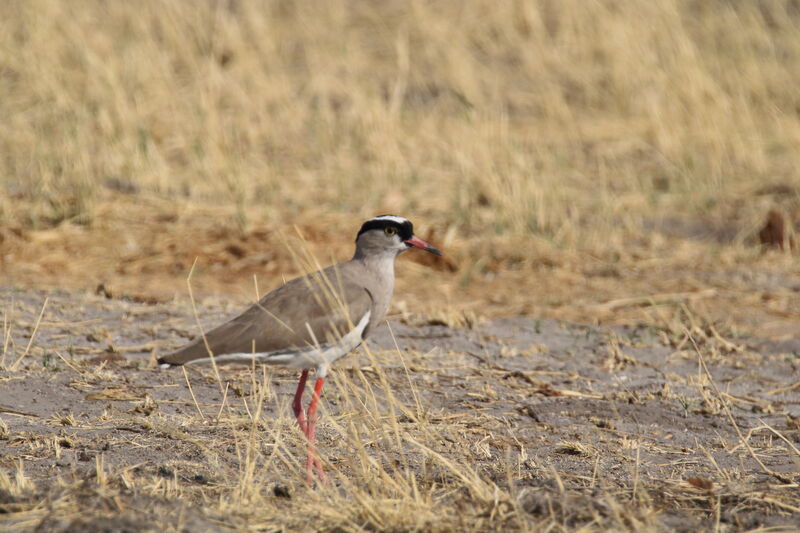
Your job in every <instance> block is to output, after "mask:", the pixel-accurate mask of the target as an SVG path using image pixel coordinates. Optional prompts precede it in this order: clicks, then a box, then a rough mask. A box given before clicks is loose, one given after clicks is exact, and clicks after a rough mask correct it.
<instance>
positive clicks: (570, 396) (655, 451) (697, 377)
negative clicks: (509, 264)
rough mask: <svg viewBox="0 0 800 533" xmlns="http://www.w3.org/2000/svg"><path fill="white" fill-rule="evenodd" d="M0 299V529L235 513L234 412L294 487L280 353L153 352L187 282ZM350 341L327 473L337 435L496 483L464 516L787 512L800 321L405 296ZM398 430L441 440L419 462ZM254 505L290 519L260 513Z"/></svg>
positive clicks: (231, 518) (226, 518)
mask: <svg viewBox="0 0 800 533" xmlns="http://www.w3.org/2000/svg"><path fill="white" fill-rule="evenodd" d="M45 300H47V305H46V306H45V307H44V311H43V312H42V308H43V304H44V302H45ZM0 302H2V309H3V312H4V328H3V347H4V352H3V355H2V357H3V359H2V361H3V365H4V368H5V370H3V371H0V387H1V388H0V420H2V422H3V425H2V426H0V466H2V471H4V472H5V478H4V479H0V525H2V527H3V528H11V529H16V530H36V529H37V528H38V529H39V530H42V531H45V530H56V531H72V530H78V529H81V527H85V528H88V529H96V530H103V529H106V530H125V531H127V530H131V531H133V530H143V529H162V528H166V529H173V530H228V529H238V528H247V527H255V526H254V525H253V522H252V520H253V519H252V518H251V517H248V516H247V515H244V514H242V513H241V512H238V511H233V510H231V509H229V508H226V507H224V506H222V505H219V504H216V503H213V500H214V499H215V498H217V499H219V500H222V499H224V498H223V497H221V496H220V495H224V494H228V493H229V492H230V491H232V490H234V489H233V488H232V487H235V486H237V483H239V482H240V481H241V478H242V476H243V475H245V474H243V467H242V462H243V459H242V457H243V453H244V452H243V447H242V442H243V441H242V439H241V438H239V437H236V435H237V432H238V434H239V435H240V437H241V434H245V435H249V434H250V433H249V429H247V428H248V427H250V426H251V425H252V424H249V423H248V421H252V420H253V417H254V416H256V417H257V420H258V424H257V427H258V429H259V431H258V433H257V438H258V439H260V441H259V442H260V444H259V446H260V447H261V449H262V450H268V449H275V450H277V449H279V448H280V449H281V450H283V451H285V452H286V453H282V454H281V455H280V456H281V457H282V458H283V459H282V460H280V461H279V460H274V461H272V462H269V461H268V460H267V459H266V457H267V456H268V455H269V454H267V453H266V452H264V453H263V454H262V455H260V456H259V457H260V459H259V460H258V461H256V464H255V474H254V476H255V477H256V478H257V479H258V482H259V483H260V484H261V485H260V486H262V487H264V488H265V489H264V491H266V492H264V494H265V495H262V497H263V500H262V501H265V502H267V503H268V504H269V503H270V502H274V505H275V508H276V509H284V510H285V509H287V508H291V506H292V505H293V503H292V502H296V501H297V497H296V495H298V494H302V493H304V491H307V490H309V489H307V488H305V487H304V485H303V476H302V465H300V464H299V463H297V462H296V461H294V462H293V459H292V457H293V456H294V455H296V456H298V457H302V455H303V454H304V450H303V448H302V443H301V441H300V440H299V439H298V438H297V436H296V434H295V433H296V432H295V430H294V426H293V418H292V417H291V413H290V409H289V402H290V401H291V396H292V392H293V390H294V387H295V382H296V374H295V373H293V372H290V371H283V370H278V369H275V370H272V369H266V370H261V369H257V370H255V372H253V370H252V369H249V368H242V367H224V368H220V371H219V372H220V379H219V380H218V379H217V378H216V375H215V373H214V370H213V369H212V368H210V367H199V366H197V367H191V368H189V369H188V373H187V374H186V375H184V373H183V371H182V370H181V369H171V370H169V371H164V370H160V369H158V368H156V367H155V366H154V364H153V361H154V357H155V356H156V353H163V352H165V351H168V350H169V349H171V348H173V347H176V346H178V345H180V344H182V343H184V342H185V341H186V340H187V339H189V338H191V337H192V336H194V335H195V334H196V332H197V326H196V325H195V319H194V317H193V313H192V307H191V304H190V303H189V302H188V301H177V302H167V303H154V304H151V303H142V302H134V301H127V300H124V299H107V298H103V297H101V296H97V295H89V294H83V293H71V292H37V291H28V290H25V291H23V290H18V289H13V288H3V289H0ZM242 304H243V302H222V301H217V300H212V299H207V300H203V301H200V302H198V305H197V309H198V312H199V320H200V322H201V323H202V324H203V325H204V326H209V325H213V324H216V323H218V322H219V321H220V320H222V319H224V318H226V317H229V316H231V315H233V314H235V313H236V311H237V310H238V309H241V306H242ZM40 315H41V317H40ZM37 320H40V321H39V323H38V327H37ZM34 330H35V335H34V336H33V339H32V340H31V335H32V334H33V333H34ZM368 346H369V348H370V351H369V352H367V351H365V349H364V348H361V349H359V350H358V351H357V352H356V353H354V354H351V355H350V356H348V357H347V358H345V359H343V360H341V361H340V362H339V363H338V364H337V365H336V367H335V370H334V371H333V372H332V374H333V375H332V376H331V379H330V383H329V385H328V386H326V390H325V392H324V396H323V402H322V404H323V405H322V418H321V420H320V424H319V426H318V438H319V448H320V453H321V455H322V456H323V457H324V458H325V460H326V462H327V464H328V465H329V466H328V468H329V470H331V471H332V472H334V473H335V476H334V478H335V479H337V477H336V476H339V478H338V479H348V477H349V476H351V475H355V474H353V471H354V469H355V468H356V467H355V466H354V465H355V463H354V460H352V459H350V458H349V455H350V454H352V453H353V451H352V450H353V449H354V448H353V446H356V448H355V449H356V450H367V451H368V453H370V454H373V455H374V456H375V457H376V458H377V460H378V463H379V464H381V465H383V467H384V468H386V469H387V470H390V469H391V464H392V462H393V461H395V462H397V461H401V460H403V461H406V463H405V464H411V465H412V466H413V468H412V469H413V473H414V475H415V476H417V477H418V479H419V482H420V483H421V484H424V483H425V481H426V479H428V478H430V480H429V484H428V485H426V486H429V487H433V486H441V487H447V486H448V484H451V485H453V486H457V483H458V479H454V478H458V475H454V474H453V472H454V471H455V470H452V471H450V472H448V471H445V470H446V469H443V468H442V467H441V464H447V463H445V462H444V461H449V462H450V463H452V464H455V465H465V467H467V468H469V469H471V470H474V472H476V473H477V475H478V476H480V477H481V478H482V479H485V480H488V481H487V482H490V483H493V484H496V485H497V486H499V487H502V488H503V490H505V491H507V493H508V494H512V495H513V499H514V502H513V505H512V506H513V508H514V509H515V510H516V512H517V513H518V514H519V515H520V516H518V517H517V518H516V519H515V520H516V522H514V523H513V524H508V523H505V524H504V523H503V522H502V516H501V514H502V513H501V514H496V513H491V514H487V513H485V512H484V511H483V510H481V509H479V508H476V509H475V510H474V511H463V510H462V511H460V512H462V513H465V516H466V517H467V519H468V520H473V519H474V521H473V522H472V523H471V525H472V526H474V527H475V528H476V529H487V530H493V529H504V528H505V527H510V528H515V529H521V528H524V527H527V526H526V524H527V525H528V526H531V527H534V526H535V525H536V524H542V523H544V522H545V521H546V520H547V519H553V520H555V521H557V522H559V523H560V524H561V526H560V527H561V528H562V529H570V528H574V527H580V526H582V525H590V526H591V525H593V526H594V527H598V528H602V527H616V526H619V527H627V528H630V529H636V522H630V521H628V522H626V518H625V516H621V515H620V509H621V508H630V507H631V506H642V507H643V508H646V509H647V513H648V518H646V519H645V518H641V517H640V518H641V520H643V522H642V523H645V524H648V528H650V529H653V530H664V531H671V530H683V531H696V530H700V529H713V528H715V527H719V528H722V529H723V530H729V531H738V530H747V529H752V528H757V527H775V528H778V529H785V530H793V529H796V528H800V508H799V506H800V498H798V496H797V493H798V491H800V489H798V484H797V480H798V472H799V471H800V454H798V450H797V448H798V447H800V383H798V379H800V378H798V376H800V372H798V370H800V368H799V367H800V340H784V341H770V340H765V339H756V338H728V337H724V336H723V335H721V334H720V333H719V332H717V331H716V330H714V329H713V328H711V327H704V326H702V325H696V324H694V325H693V324H691V320H689V321H687V327H686V329H685V330H683V331H667V330H663V329H655V328H653V327H649V326H639V327H614V328H604V327H593V326H582V325H572V324H565V323H560V322H556V321H552V320H545V319H541V320H538V319H533V318H527V317H515V318H507V319H496V320H492V321H477V322H475V323H470V324H467V325H462V326H460V327H452V326H451V325H447V324H444V323H442V321H431V320H426V319H425V318H424V317H417V316H405V317H395V318H393V319H391V320H390V321H389V324H388V325H384V326H382V327H381V328H380V329H379V330H377V331H375V332H374V334H373V335H372V337H371V338H370V339H369V342H368ZM384 381H385V383H384ZM189 385H191V387H189ZM259 395H260V396H259ZM388 396H393V399H392V400H391V402H390V401H389V400H388V399H387V398H388ZM256 398H259V399H261V400H263V401H261V402H258V403H261V405H260V408H261V412H260V415H259V414H258V413H256V409H257V406H256V403H257V402H256V401H255V399H256ZM392 402H394V403H392ZM387 403H390V404H392V405H396V407H397V409H392V414H391V417H390V415H389V414H388V412H384V413H383V414H382V415H381V416H382V418H381V419H380V421H379V422H378V423H377V425H376V426H375V428H377V429H375V430H374V431H377V432H378V433H379V435H378V436H375V438H374V439H372V438H371V437H370V436H369V434H368V433H367V434H363V435H362V437H363V439H364V440H365V441H369V442H361V443H360V444H356V445H354V444H353V443H352V442H344V441H345V440H346V439H342V438H340V437H341V435H342V434H343V433H342V431H344V430H342V427H344V426H347V425H348V424H351V423H355V422H358V419H359V418H364V417H367V416H368V413H369V412H370V410H371V409H372V410H373V411H374V410H375V409H383V407H385V405H386V404H387ZM395 411H396V412H395ZM254 413H256V414H254ZM248 424H249V425H248ZM394 424H397V425H399V426H400V427H401V430H402V431H403V432H404V434H408V435H414V436H415V437H413V438H411V437H409V439H408V440H405V441H404V442H403V443H402V445H400V446H397V445H396V444H395V443H394V441H393V439H392V438H391V431H389V435H390V436H389V437H388V438H384V436H381V435H380V431H384V432H385V431H387V430H385V429H383V430H382V429H381V427H382V426H392V425H394ZM278 435H290V437H286V439H284V440H283V441H282V442H278V440H279V437H278ZM364 435H366V436H364ZM292 439H294V440H292ZM414 439H416V441H418V442H422V443H423V444H424V446H425V449H429V450H434V451H435V453H436V455H435V457H441V458H442V459H441V462H440V464H438V466H437V465H435V464H432V463H431V461H429V460H426V459H424V458H423V457H422V455H424V454H422V453H421V452H420V451H419V450H420V449H421V448H419V447H415V446H414V444H413V442H415V441H414ZM244 440H246V438H245V439H244ZM271 446H272V447H273V448H270V447H271ZM358 446H360V448H359V447H358ZM417 456H419V458H418V460H417V459H415V457H417ZM273 457H274V455H273ZM429 458H430V457H429ZM237 480H238V481H237ZM431 480H432V481H431ZM334 484H335V485H336V484H338V485H339V487H340V489H341V490H342V491H346V490H349V489H348V488H347V484H346V483H345V482H342V481H339V482H334ZM76 487H77V488H76ZM92 487H93V488H92ZM97 487H101V489H102V490H100V489H97ZM112 489H113V490H112ZM431 490H432V491H433V490H434V489H431ZM65 491H67V492H68V491H72V493H70V496H69V498H67V497H66V496H64V494H65ZM103 491H106V492H108V491H111V492H108V494H112V493H113V494H112V496H108V495H107V494H106V495H105V496H104V493H103ZM226 491H228V492H226ZM451 493H452V494H451ZM451 493H447V494H445V495H442V496H441V498H442V499H441V502H440V505H441V506H442V508H443V509H444V508H446V507H447V506H453V508H458V506H459V505H462V504H466V506H467V507H469V505H470V502H471V500H470V496H469V495H459V494H457V493H458V491H451ZM432 494H433V492H432ZM293 495H295V496H294V497H293ZM459 498H460V499H461V500H459ZM67 500H69V502H72V503H70V504H69V505H67V504H65V503H64V502H66V501H67ZM459 501H461V504H460V503H459ZM209 502H211V503H209ZM476 505H478V504H476ZM287 506H288V507H287ZM462 507H463V505H462ZM176 510H178V511H179V512H178V511H176ZM471 512H472V513H473V514H472V515H470V513H471ZM443 513H444V512H443ZM470 516H472V517H473V518H472V519H470ZM498 516H500V518H498ZM262 520H264V521H265V522H263V523H266V524H270V527H277V528H278V529H280V528H283V527H285V528H288V529H293V528H295V527H301V525H302V523H301V522H291V520H290V519H288V518H281V517H280V513H276V514H275V515H274V516H273V515H269V517H268V518H263V517H262ZM329 525H330V529H335V527H334V526H335V524H332V523H331V524H329ZM368 525H369V524H368ZM372 527H373V529H381V527H380V524H372ZM255 528H256V529H258V527H255ZM326 528H327V526H326ZM342 528H343V529H345V530H346V529H348V528H347V527H344V526H342ZM321 529H325V528H321ZM431 529H435V528H433V527H432V528H431Z"/></svg>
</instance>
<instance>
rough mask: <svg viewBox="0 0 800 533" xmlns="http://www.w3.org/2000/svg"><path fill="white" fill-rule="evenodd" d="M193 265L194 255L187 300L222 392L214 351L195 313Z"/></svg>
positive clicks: (187, 281)
mask: <svg viewBox="0 0 800 533" xmlns="http://www.w3.org/2000/svg"><path fill="white" fill-rule="evenodd" d="M195 266H197V258H196V257H195V258H194V263H192V268H190V269H189V275H188V276H186V286H187V287H188V288H189V300H191V302H192V313H193V314H194V321H195V322H196V323H197V327H198V329H199V330H200V336H201V337H202V338H203V344H204V345H205V347H206V351H207V352H208V358H209V359H211V367H212V368H213V369H214V375H215V376H216V378H217V383H219V391H220V392H222V378H221V377H220V376H219V370H218V369H217V362H216V360H214V352H212V351H211V346H209V344H208V339H207V338H206V332H205V330H203V326H202V325H201V324H200V315H198V313H197V304H196V303H195V301H194V292H193V291H192V274H194V267H195ZM184 372H185V370H184ZM187 379H188V378H187Z"/></svg>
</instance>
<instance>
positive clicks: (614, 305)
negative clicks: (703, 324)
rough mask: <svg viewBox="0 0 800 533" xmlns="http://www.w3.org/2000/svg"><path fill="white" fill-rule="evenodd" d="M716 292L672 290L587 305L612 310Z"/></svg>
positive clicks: (686, 298)
mask: <svg viewBox="0 0 800 533" xmlns="http://www.w3.org/2000/svg"><path fill="white" fill-rule="evenodd" d="M716 294H717V291H716V289H705V290H702V291H697V292H674V293H667V294H651V295H650V296H634V297H631V298H618V299H616V300H610V301H608V302H605V303H601V304H594V305H589V306H587V307H588V308H589V309H591V310H593V311H614V310H616V309H619V308H621V307H638V306H642V305H658V304H668V303H683V302H686V301H692V300H697V299H700V298H710V297H712V296H715V295H716Z"/></svg>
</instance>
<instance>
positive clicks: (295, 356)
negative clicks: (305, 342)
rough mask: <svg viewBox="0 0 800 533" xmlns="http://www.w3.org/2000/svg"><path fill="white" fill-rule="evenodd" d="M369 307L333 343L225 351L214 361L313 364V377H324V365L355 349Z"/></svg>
mask: <svg viewBox="0 0 800 533" xmlns="http://www.w3.org/2000/svg"><path fill="white" fill-rule="evenodd" d="M371 314H372V312H371V311H367V312H366V314H365V315H364V316H363V317H361V320H360V321H359V322H358V324H357V325H356V327H355V328H353V329H352V330H350V331H349V332H348V333H347V335H345V336H344V337H342V338H341V340H339V342H336V343H333V344H322V345H320V346H308V347H307V348H300V349H291V350H278V351H275V352H256V353H226V354H223V355H215V356H214V361H216V362H217V363H234V362H236V363H249V362H252V361H255V362H257V363H262V364H267V365H280V366H285V367H288V368H315V369H316V370H317V372H316V376H317V377H325V374H327V372H328V367H329V366H330V365H331V364H332V363H333V362H334V361H336V360H337V359H340V358H342V357H344V356H345V355H347V354H348V353H350V352H352V351H353V350H355V349H356V348H357V347H358V345H359V344H361V336H362V335H363V333H364V330H365V329H367V324H369V317H370V315H371ZM209 361H211V358H209V357H204V358H202V359H195V360H194V361H189V362H188V363H186V364H187V365H192V364H195V363H207V362H209Z"/></svg>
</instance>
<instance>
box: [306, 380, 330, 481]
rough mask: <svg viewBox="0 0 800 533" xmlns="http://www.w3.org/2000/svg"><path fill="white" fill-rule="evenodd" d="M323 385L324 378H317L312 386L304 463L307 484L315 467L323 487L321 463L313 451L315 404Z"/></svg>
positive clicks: (323, 474) (324, 479)
mask: <svg viewBox="0 0 800 533" xmlns="http://www.w3.org/2000/svg"><path fill="white" fill-rule="evenodd" d="M324 384H325V378H317V382H316V383H315V384H314V395H313V396H312V397H311V404H310V405H309V406H308V431H307V433H306V437H307V438H308V461H307V463H306V469H307V474H308V476H307V477H308V482H309V484H311V483H312V482H313V478H312V475H311V469H312V467H316V469H317V475H318V476H319V480H320V482H322V484H323V485H324V484H326V483H327V478H326V477H325V472H323V470H322V463H320V461H319V459H318V458H317V456H316V450H315V449H314V440H315V437H314V429H315V426H316V424H317V403H318V402H319V397H320V395H321V394H322V386H323V385H324Z"/></svg>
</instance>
